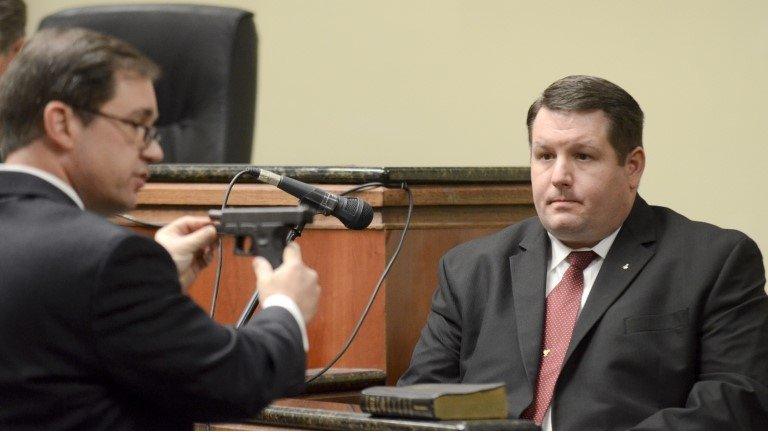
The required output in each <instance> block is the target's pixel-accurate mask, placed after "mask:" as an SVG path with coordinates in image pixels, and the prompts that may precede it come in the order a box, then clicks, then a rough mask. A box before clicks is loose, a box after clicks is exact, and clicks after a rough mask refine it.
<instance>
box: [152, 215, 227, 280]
mask: <svg viewBox="0 0 768 432" xmlns="http://www.w3.org/2000/svg"><path fill="white" fill-rule="evenodd" d="M216 239H217V237H216V228H214V227H213V225H211V219H210V218H208V217H207V216H184V217H180V218H178V219H176V220H175V221H173V222H171V223H169V224H168V225H166V226H164V227H162V228H160V229H159V230H157V233H156V234H155V241H157V242H158V243H160V244H161V245H162V246H163V247H164V248H165V249H166V250H167V251H168V253H169V254H171V258H173V262H175V263H176V269H177V270H178V272H179V282H181V287H182V289H183V290H184V292H185V293H186V292H187V288H188V287H189V285H191V284H192V282H194V281H195V278H196V277H197V274H198V273H199V272H200V271H201V270H202V269H203V268H205V267H206V266H207V265H208V264H209V263H210V262H211V258H212V257H213V247H214V245H215V244H216Z"/></svg>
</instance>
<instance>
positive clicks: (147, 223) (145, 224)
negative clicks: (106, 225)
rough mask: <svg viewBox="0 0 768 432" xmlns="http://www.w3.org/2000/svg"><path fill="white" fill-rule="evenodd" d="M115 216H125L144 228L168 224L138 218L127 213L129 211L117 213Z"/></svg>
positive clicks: (124, 217)
mask: <svg viewBox="0 0 768 432" xmlns="http://www.w3.org/2000/svg"><path fill="white" fill-rule="evenodd" d="M115 216H117V217H121V218H123V219H125V220H128V221H131V222H133V223H135V224H136V225H139V226H142V227H144V228H162V227H164V226H165V225H166V224H162V223H159V222H150V221H145V220H141V219H137V218H135V217H133V216H131V215H129V214H127V213H123V214H116V215H115Z"/></svg>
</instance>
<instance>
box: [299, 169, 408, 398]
mask: <svg viewBox="0 0 768 432" xmlns="http://www.w3.org/2000/svg"><path fill="white" fill-rule="evenodd" d="M373 186H382V184H381V183H366V184H364V185H360V186H357V187H355V188H352V189H350V190H348V191H346V192H344V193H342V195H346V194H348V193H351V192H355V191H358V190H360V189H363V188H368V187H373ZM400 188H401V189H405V191H406V192H407V193H408V214H407V216H406V217H405V226H404V227H403V233H402V234H401V235H400V241H399V242H398V244H397V248H395V252H394V253H393V254H392V257H391V258H390V259H389V262H388V263H387V266H386V267H384V271H383V272H382V273H381V276H380V277H379V280H378V282H376V287H375V288H374V289H373V292H372V293H371V298H370V299H369V300H368V304H367V305H366V306H365V309H363V313H362V314H361V315H360V319H359V320H358V321H357V324H355V328H354V329H353V330H352V334H350V336H349V338H347V341H346V342H345V343H344V347H343V348H342V349H341V351H339V353H338V354H336V357H334V358H333V360H331V361H330V362H329V363H328V365H326V366H325V367H324V368H323V369H321V370H320V372H318V373H316V374H315V375H313V376H312V377H311V378H309V379H307V381H306V383H307V384H309V383H311V382H312V381H314V380H316V379H317V378H318V377H320V376H321V375H322V374H324V373H325V372H327V371H328V369H330V368H331V367H333V365H334V364H336V362H337V361H339V359H340V358H341V356H343V355H344V353H346V352H347V350H348V349H349V346H350V345H352V341H354V339H355V337H356V336H357V333H358V332H359V331H360V327H362V325H363V321H365V318H366V317H367V316H368V312H370V310H371V306H373V302H374V301H375V300H376V295H377V294H378V293H379V290H380V289H381V284H382V283H383V282H384V279H385V278H386V277H387V274H388V273H389V270H390V269H391V268H392V264H394V262H395V259H397V256H398V255H399V254H400V249H401V248H402V247H403V241H404V240H405V234H406V233H407V232H408V227H409V226H410V225H411V214H413V194H411V189H410V188H409V187H408V184H407V183H406V182H402V183H401V184H400Z"/></svg>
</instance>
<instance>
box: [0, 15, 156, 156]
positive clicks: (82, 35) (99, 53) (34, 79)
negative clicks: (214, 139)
mask: <svg viewBox="0 0 768 432" xmlns="http://www.w3.org/2000/svg"><path fill="white" fill-rule="evenodd" d="M117 71H126V72H129V73H132V74H136V75H138V76H141V77H146V78H149V79H152V80H155V79H157V77H158V76H159V74H160V69H159V68H158V66H157V65H156V64H155V63H154V62H152V60H150V59H148V58H147V57H145V56H144V55H142V54H141V53H140V52H139V51H138V50H137V49H136V48H134V47H133V46H131V45H129V44H128V43H126V42H123V41H121V40H119V39H116V38H113V37H111V36H106V35H103V34H101V33H97V32H94V31H91V30H86V29H81V28H66V29H64V28H50V29H45V30H41V31H39V32H38V33H37V34H35V35H34V36H33V37H32V38H30V40H29V42H28V43H27V45H26V46H25V47H24V49H23V50H22V51H21V53H19V55H18V56H17V57H16V59H15V60H14V61H13V62H12V63H11V66H10V67H9V68H8V71H6V73H5V74H4V75H3V76H2V78H0V130H1V131H2V135H1V136H2V141H1V142H0V156H2V157H3V158H5V157H6V156H7V155H8V154H9V153H11V152H12V151H14V150H16V149H19V148H21V147H24V146H26V145H28V144H29V143H31V142H32V141H33V140H35V139H37V138H39V137H41V136H43V134H44V130H43V110H44V109H45V106H46V105H47V104H48V103H49V102H51V101H54V100H56V101H61V102H64V103H66V104H68V105H70V106H71V107H73V108H74V109H75V110H76V111H77V112H78V115H79V116H80V117H81V118H82V120H83V122H84V123H85V124H88V123H89V122H90V121H91V120H92V119H93V117H92V116H91V115H90V114H88V113H87V112H86V111H98V110H99V108H101V106H102V105H103V104H104V103H106V102H108V101H109V100H110V99H112V97H113V96H114V92H115V79H114V76H115V72H117ZM78 109H79V110H78Z"/></svg>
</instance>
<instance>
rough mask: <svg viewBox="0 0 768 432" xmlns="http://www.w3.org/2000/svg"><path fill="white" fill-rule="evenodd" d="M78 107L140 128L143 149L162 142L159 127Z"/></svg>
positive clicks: (80, 109)
mask: <svg viewBox="0 0 768 432" xmlns="http://www.w3.org/2000/svg"><path fill="white" fill-rule="evenodd" d="M76 109H77V110H78V111H83V112H86V113H88V114H92V115H95V116H99V117H104V118H107V119H110V120H116V121H119V122H120V123H123V124H127V125H128V126H131V127H133V128H134V129H136V130H138V131H139V133H140V134H141V135H140V136H141V141H142V143H143V144H144V145H143V146H142V147H141V150H146V149H147V148H148V147H149V146H150V145H151V144H152V142H157V143H159V142H160V133H159V132H158V131H157V128H156V127H154V126H146V125H143V124H141V123H137V122H135V121H133V120H130V119H125V118H121V117H115V116H113V115H111V114H106V113H103V112H101V111H95V110H91V109H88V108H76Z"/></svg>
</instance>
